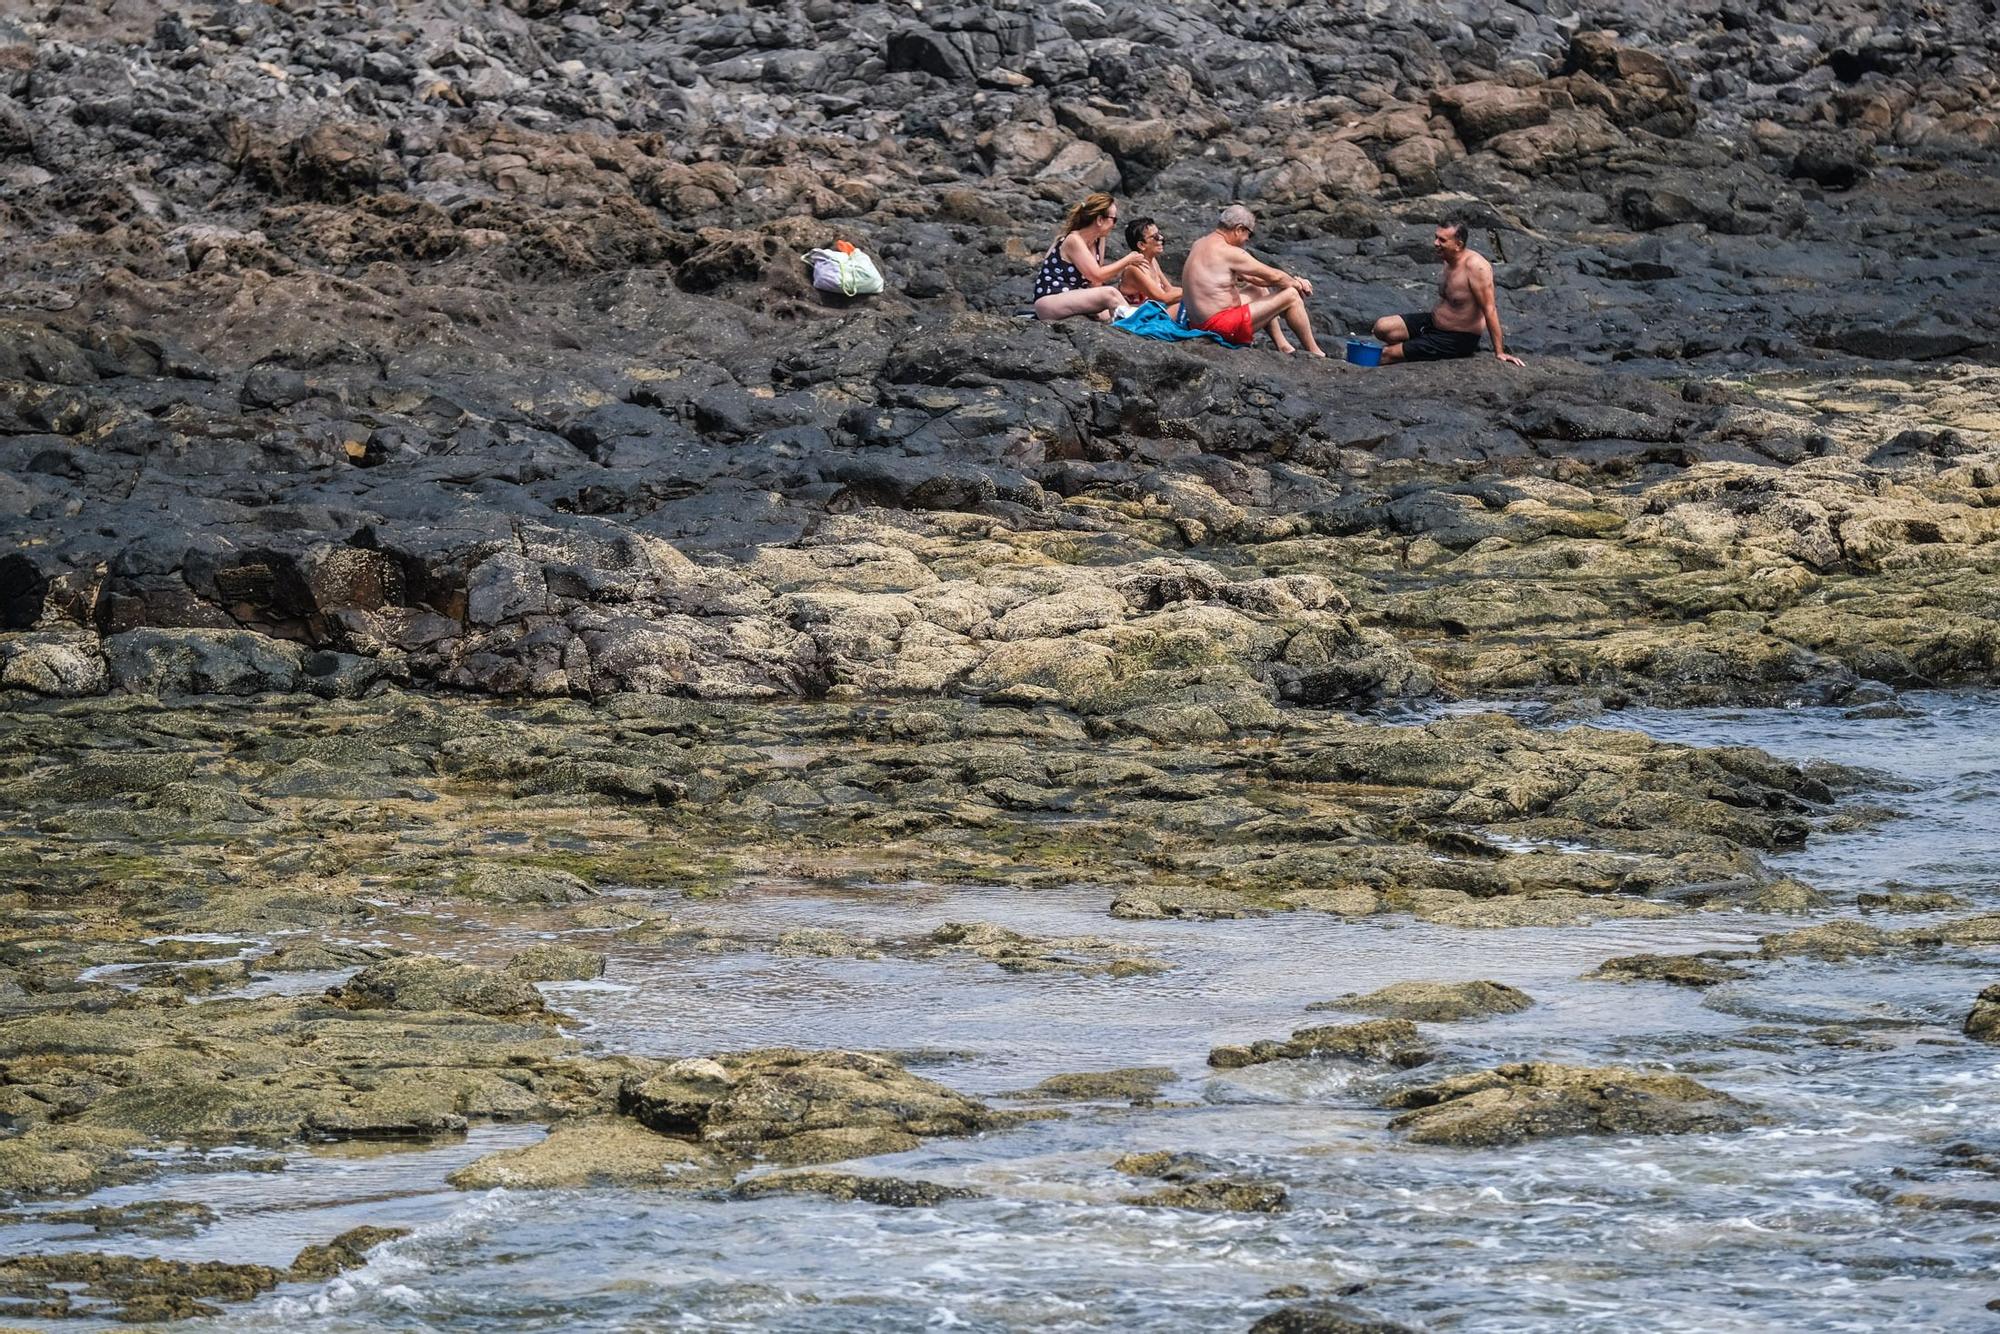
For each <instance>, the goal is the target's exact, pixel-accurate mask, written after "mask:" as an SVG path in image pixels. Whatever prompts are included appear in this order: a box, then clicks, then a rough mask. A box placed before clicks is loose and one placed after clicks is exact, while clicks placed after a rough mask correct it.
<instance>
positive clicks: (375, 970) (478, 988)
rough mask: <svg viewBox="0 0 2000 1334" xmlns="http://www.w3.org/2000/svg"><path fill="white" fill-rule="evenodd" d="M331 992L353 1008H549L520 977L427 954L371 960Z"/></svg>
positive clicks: (512, 1012)
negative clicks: (375, 961) (377, 960)
mask: <svg viewBox="0 0 2000 1334" xmlns="http://www.w3.org/2000/svg"><path fill="white" fill-rule="evenodd" d="M327 997H328V999H330V1000H331V1001H333V1003H334V1004H336V1005H339V1006H341V1007H343V1008H345V1009H349V1010H461V1011H464V1012H465V1013H467V1014H485V1015H495V1016H499V1017H505V1018H514V1017H521V1016H529V1015H540V1014H544V1013H546V1012H547V1008H548V1007H547V1006H545V1005H544V1004H543V1003H542V997H541V993H540V992H538V991H536V990H535V989H534V987H532V986H530V985H529V984H528V983H527V982H525V981H523V980H521V979H520V978H518V977H512V976H509V975H508V974H506V973H501V972H496V971H494V970H493V969H490V968H478V967H475V966H473V965H472V964H466V963H457V962H454V961H453V960H450V959H439V958H436V957H434V956H432V955H429V954H408V955H404V956H402V957H400V958H395V959H385V960H383V961H382V962H380V963H375V964H370V965H369V966H368V967H366V968H364V969H362V970H361V971H360V972H359V973H356V974H355V975H354V976H353V977H352V978H350V979H348V981H347V982H345V983H343V984H342V985H340V986H338V987H335V988H333V989H332V990H331V991H329V992H327Z"/></svg>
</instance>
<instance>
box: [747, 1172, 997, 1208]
mask: <svg viewBox="0 0 2000 1334" xmlns="http://www.w3.org/2000/svg"><path fill="white" fill-rule="evenodd" d="M773 1195H819V1196H822V1197H824V1198H826V1199H829V1200H835V1201H838V1202H840V1203H843V1204H845V1203H849V1202H856V1201H858V1202H859V1203H862V1204H878V1205H882V1206H883V1207H885V1208H890V1209H931V1208H935V1207H936V1206H938V1205H940V1204H943V1203H945V1202H947V1201H949V1200H976V1199H979V1198H981V1196H980V1193H979V1192H978V1191H976V1190H968V1189H966V1188H965V1187H963V1186H946V1185H942V1184H940V1183H938V1182H935V1181H912V1180H909V1179H908V1178H905V1177H869V1176H854V1175H851V1174H849V1173H845V1172H779V1173H774V1174H772V1175H770V1176H760V1177H752V1178H750V1179H749V1180H748V1181H740V1182H738V1183H737V1184H736V1185H735V1186H734V1187H733V1188H732V1189H731V1190H730V1192H729V1196H730V1198H731V1199H736V1200H761V1199H766V1198H769V1197H770V1196H773Z"/></svg>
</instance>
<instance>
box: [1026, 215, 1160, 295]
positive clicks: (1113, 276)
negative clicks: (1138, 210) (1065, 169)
mask: <svg viewBox="0 0 2000 1334" xmlns="http://www.w3.org/2000/svg"><path fill="white" fill-rule="evenodd" d="M1117 225H1118V201H1116V200H1115V199H1113V198H1112V197H1111V196H1110V195H1107V194H1094V195H1092V196H1090V197H1089V198H1088V199H1086V200H1084V201H1083V202H1082V203H1081V204H1078V205H1077V206H1076V207H1075V208H1073V209H1071V210H1070V211H1069V216H1068V217H1066V218H1064V219H1063V226H1062V232H1061V234H1059V235H1058V236H1057V237H1056V240H1055V244H1054V245H1052V246H1050V247H1049V253H1048V254H1047V255H1045V256H1044V257H1043V258H1042V267H1041V268H1040V269H1039V270H1038V271H1037V272H1036V274H1035V318H1036V319H1038V320H1066V319H1068V318H1069V317H1070V316H1072V315H1095V316H1096V317H1097V318H1098V319H1100V320H1108V319H1110V318H1111V312H1112V311H1113V310H1114V309H1116V308H1117V307H1118V306H1120V305H1123V304H1124V302H1125V296H1124V294H1123V293H1122V292H1120V291H1119V290H1118V289H1117V288H1116V287H1115V286H1109V285H1108V284H1113V283H1116V282H1117V281H1118V277H1119V275H1120V274H1122V273H1124V272H1125V270H1127V269H1129V268H1131V267H1133V266H1134V265H1137V264H1143V263H1145V262H1146V257H1145V256H1144V255H1141V254H1139V253H1138V252H1137V251H1134V252H1133V253H1132V254H1129V255H1126V256H1125V257H1124V258H1122V259H1118V260H1114V261H1113V262H1112V263H1110V264H1106V263H1105V262H1104V238H1105V237H1107V236H1109V235H1111V229H1112V228H1113V227H1115V226H1117Z"/></svg>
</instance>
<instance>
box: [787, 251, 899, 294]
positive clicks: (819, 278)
mask: <svg viewBox="0 0 2000 1334" xmlns="http://www.w3.org/2000/svg"><path fill="white" fill-rule="evenodd" d="M800 258H802V259H804V260H805V262H806V263H808V264H810V265H812V267H813V286H814V287H817V288H818V289H819V290H820V291H822V292H837V293H839V294H840V295H841V296H874V295H875V294H876V293H878V292H880V291H881V290H882V273H881V271H880V270H879V269H877V268H876V267H875V261H874V260H872V259H870V258H868V256H867V255H866V254H865V253H863V252H862V251H859V250H857V251H855V252H854V253H853V254H851V255H844V254H842V253H841V252H840V251H838V250H808V251H807V252H806V253H805V254H804V255H802V256H801V257H800Z"/></svg>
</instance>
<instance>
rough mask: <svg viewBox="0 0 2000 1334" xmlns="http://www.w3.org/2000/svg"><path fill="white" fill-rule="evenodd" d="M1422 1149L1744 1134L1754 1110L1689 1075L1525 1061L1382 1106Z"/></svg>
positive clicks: (1416, 1090) (1409, 1091) (1409, 1094)
mask: <svg viewBox="0 0 2000 1334" xmlns="http://www.w3.org/2000/svg"><path fill="white" fill-rule="evenodd" d="M1384 1105H1385V1106H1388V1107H1390V1108H1392V1109H1413V1110H1404V1111H1403V1114H1402V1115H1401V1116H1398V1117H1396V1118H1395V1119H1393V1120H1392V1121H1390V1122H1389V1126H1390V1128H1391V1129H1392V1130H1400V1131H1402V1132H1404V1133H1405V1134H1406V1135H1408V1136H1409V1137H1410V1138H1411V1139H1412V1140H1415V1141H1416V1142H1418V1143H1420V1144H1452V1145H1463V1146H1468V1147H1482V1146H1491V1145H1497V1144H1518V1143H1520V1142H1521V1141H1523V1140H1530V1139H1546V1138H1549V1137H1551V1136H1557V1135H1675V1134H1688V1133H1692V1132H1698V1131H1716V1130H1740V1129H1742V1128H1743V1127H1744V1126H1746V1125H1748V1124H1750V1121H1751V1119H1752V1113H1751V1109H1750V1108H1749V1107H1748V1106H1746V1105H1745V1104H1743V1103H1741V1102H1738V1101H1737V1100H1736V1099H1735V1098H1732V1097H1730V1096H1729V1095H1728V1094H1726V1093H1719V1092H1717V1091H1716V1090H1714V1089H1711V1088H1708V1087H1707V1086H1706V1085H1703V1084H1698V1083H1696V1082H1695V1081H1694V1080H1692V1079H1689V1078H1687V1077H1686V1076H1685V1075H1664V1074H1651V1073H1646V1072H1641V1071H1637V1070H1623V1069H1618V1068H1615V1067H1590V1066H1573V1065H1555V1064H1551V1063H1548V1062H1540V1061H1537V1062H1523V1063H1517V1064H1513V1065H1502V1066H1498V1067H1495V1068H1494V1069H1491V1070H1482V1071H1479V1072H1477V1073H1476V1074H1468V1075H1459V1076H1456V1077H1454V1078H1451V1079H1447V1080H1444V1081H1442V1082H1440V1083H1437V1084H1430V1085H1425V1086H1423V1087H1420V1088H1413V1089H1405V1090H1403V1091H1401V1092H1399V1093H1396V1094H1394V1095H1392V1096H1391V1097H1390V1098H1389V1099H1388V1100H1387V1102H1386V1103H1385V1104H1384Z"/></svg>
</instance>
